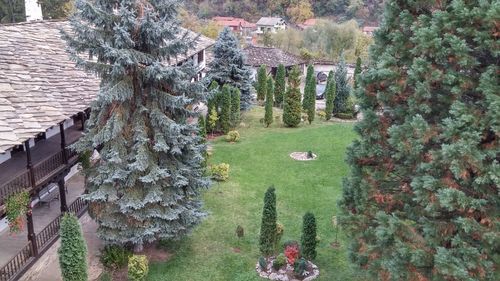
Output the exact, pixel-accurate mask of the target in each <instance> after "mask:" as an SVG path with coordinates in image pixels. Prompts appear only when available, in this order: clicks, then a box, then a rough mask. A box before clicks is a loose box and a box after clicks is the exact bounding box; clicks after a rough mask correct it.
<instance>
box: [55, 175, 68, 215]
mask: <svg viewBox="0 0 500 281" xmlns="http://www.w3.org/2000/svg"><path fill="white" fill-rule="evenodd" d="M64 184H65V183H64V177H61V179H60V180H59V181H58V182H57V185H58V186H59V201H61V213H64V212H67V211H68V203H67V202H66V190H65V188H64Z"/></svg>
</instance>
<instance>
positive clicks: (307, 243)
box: [300, 212, 317, 260]
mask: <svg viewBox="0 0 500 281" xmlns="http://www.w3.org/2000/svg"><path fill="white" fill-rule="evenodd" d="M300 242H301V250H302V256H304V257H305V258H306V259H308V260H313V259H315V258H316V244H317V240H316V218H315V217H314V215H313V214H312V213H309V212H307V213H306V214H305V215H304V218H303V224H302V237H301V239H300Z"/></svg>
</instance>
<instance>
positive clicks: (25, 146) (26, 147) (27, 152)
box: [24, 139, 36, 189]
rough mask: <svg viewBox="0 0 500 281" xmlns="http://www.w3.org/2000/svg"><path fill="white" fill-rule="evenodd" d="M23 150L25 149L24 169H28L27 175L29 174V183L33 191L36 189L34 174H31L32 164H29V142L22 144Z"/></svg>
mask: <svg viewBox="0 0 500 281" xmlns="http://www.w3.org/2000/svg"><path fill="white" fill-rule="evenodd" d="M24 148H25V149H26V161H27V163H26V168H28V170H29V173H30V181H31V187H32V188H33V189H34V188H35V187H36V181H35V173H34V172H33V163H32V162H31V149H30V140H29V139H28V140H26V141H25V142H24Z"/></svg>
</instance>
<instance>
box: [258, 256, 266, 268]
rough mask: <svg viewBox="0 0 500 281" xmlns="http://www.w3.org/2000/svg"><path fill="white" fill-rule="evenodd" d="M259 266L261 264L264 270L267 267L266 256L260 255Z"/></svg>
mask: <svg viewBox="0 0 500 281" xmlns="http://www.w3.org/2000/svg"><path fill="white" fill-rule="evenodd" d="M259 266H260V269H262V270H266V269H267V261H266V258H264V257H263V256H260V257H259Z"/></svg>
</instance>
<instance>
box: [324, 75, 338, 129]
mask: <svg viewBox="0 0 500 281" xmlns="http://www.w3.org/2000/svg"><path fill="white" fill-rule="evenodd" d="M326 83H327V84H326V102H325V113H326V116H325V119H326V120H330V119H332V114H333V106H334V101H335V95H336V92H337V85H336V83H335V74H334V73H333V70H331V71H330V72H329V73H328V80H327V82H326Z"/></svg>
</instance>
